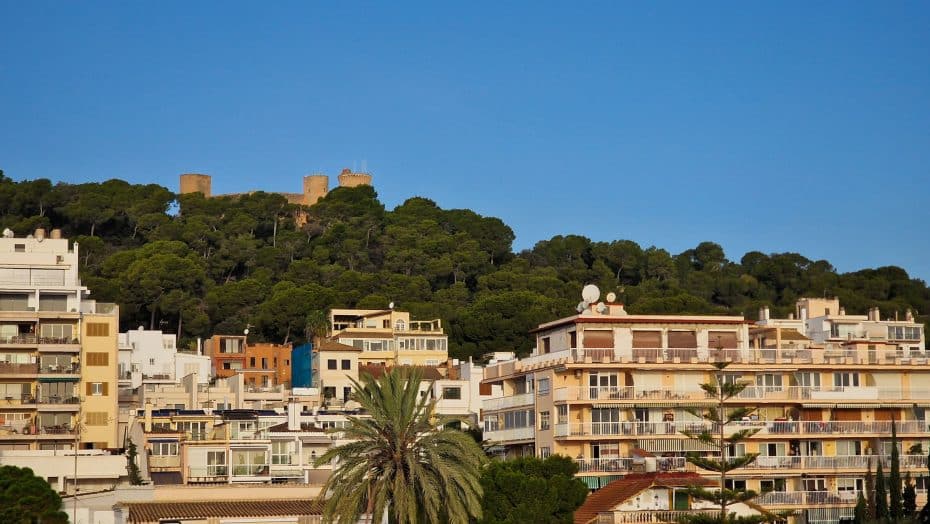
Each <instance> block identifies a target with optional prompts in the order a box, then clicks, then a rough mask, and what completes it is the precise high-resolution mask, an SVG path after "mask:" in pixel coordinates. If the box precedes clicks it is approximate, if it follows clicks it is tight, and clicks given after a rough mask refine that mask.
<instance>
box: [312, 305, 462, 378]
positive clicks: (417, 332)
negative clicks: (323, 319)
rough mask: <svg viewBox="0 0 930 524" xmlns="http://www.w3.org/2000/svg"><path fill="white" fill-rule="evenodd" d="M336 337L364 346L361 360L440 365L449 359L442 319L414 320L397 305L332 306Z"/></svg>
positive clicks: (395, 363)
mask: <svg viewBox="0 0 930 524" xmlns="http://www.w3.org/2000/svg"><path fill="white" fill-rule="evenodd" d="M329 323H330V327H331V329H332V331H331V333H330V338H332V339H333V340H334V341H336V342H339V343H341V344H345V345H348V346H353V347H355V348H358V349H360V350H361V352H360V353H359V355H358V360H359V362H360V363H362V364H379V365H386V366H390V365H398V366H438V365H440V364H442V363H444V362H445V361H446V360H447V359H448V355H449V348H448V346H449V342H448V336H446V334H445V332H444V331H443V328H442V321H441V320H439V319H433V320H411V319H410V313H407V312H403V311H395V310H394V309H332V310H330V312H329Z"/></svg>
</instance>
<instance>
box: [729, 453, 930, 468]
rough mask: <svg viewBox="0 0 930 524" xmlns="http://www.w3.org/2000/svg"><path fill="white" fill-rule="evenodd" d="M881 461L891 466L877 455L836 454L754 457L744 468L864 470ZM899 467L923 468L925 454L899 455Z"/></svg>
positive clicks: (889, 462) (883, 457) (887, 466)
mask: <svg viewBox="0 0 930 524" xmlns="http://www.w3.org/2000/svg"><path fill="white" fill-rule="evenodd" d="M879 461H881V463H882V467H883V468H885V469H890V468H891V458H890V457H887V456H879V455H838V456H830V457H825V456H776V457H761V456H760V457H756V460H754V461H753V462H752V463H751V464H748V465H747V466H745V468H746V469H803V470H821V469H827V470H834V469H851V470H858V471H865V470H866V469H867V468H868V467H869V465H870V464H871V466H872V467H873V468H874V467H876V466H877V465H878V462H879ZM899 462H900V465H901V469H924V468H926V467H927V456H926V455H901V456H900V461H899Z"/></svg>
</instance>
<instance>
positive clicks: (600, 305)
mask: <svg viewBox="0 0 930 524" xmlns="http://www.w3.org/2000/svg"><path fill="white" fill-rule="evenodd" d="M597 312H598V313H607V304H605V303H603V302H598V303H597Z"/></svg>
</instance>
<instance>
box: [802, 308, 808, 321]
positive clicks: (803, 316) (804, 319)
mask: <svg viewBox="0 0 930 524" xmlns="http://www.w3.org/2000/svg"><path fill="white" fill-rule="evenodd" d="M801 320H803V321H805V322H806V321H807V308H806V307H802V308H801Z"/></svg>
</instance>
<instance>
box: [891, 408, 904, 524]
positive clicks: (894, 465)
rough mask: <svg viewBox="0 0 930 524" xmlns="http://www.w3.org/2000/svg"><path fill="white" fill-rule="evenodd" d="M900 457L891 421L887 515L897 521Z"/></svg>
mask: <svg viewBox="0 0 930 524" xmlns="http://www.w3.org/2000/svg"><path fill="white" fill-rule="evenodd" d="M900 461H901V457H900V455H899V453H898V432H897V430H896V429H895V422H894V420H893V419H892V421H891V473H890V474H889V476H888V498H889V503H888V516H889V517H890V518H891V520H892V521H893V522H897V521H898V520H899V519H900V518H901V517H902V513H903V507H902V503H901V464H900Z"/></svg>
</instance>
